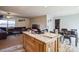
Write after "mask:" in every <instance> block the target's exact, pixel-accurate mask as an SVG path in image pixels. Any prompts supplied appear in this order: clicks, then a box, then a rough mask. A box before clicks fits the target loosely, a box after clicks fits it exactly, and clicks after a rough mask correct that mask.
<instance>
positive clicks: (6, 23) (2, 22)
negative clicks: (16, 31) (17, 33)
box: [0, 19, 15, 27]
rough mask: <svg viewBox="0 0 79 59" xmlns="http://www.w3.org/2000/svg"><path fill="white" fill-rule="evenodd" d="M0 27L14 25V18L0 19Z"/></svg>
mask: <svg viewBox="0 0 79 59" xmlns="http://www.w3.org/2000/svg"><path fill="white" fill-rule="evenodd" d="M0 27H15V20H12V19H11V20H8V21H7V20H0Z"/></svg>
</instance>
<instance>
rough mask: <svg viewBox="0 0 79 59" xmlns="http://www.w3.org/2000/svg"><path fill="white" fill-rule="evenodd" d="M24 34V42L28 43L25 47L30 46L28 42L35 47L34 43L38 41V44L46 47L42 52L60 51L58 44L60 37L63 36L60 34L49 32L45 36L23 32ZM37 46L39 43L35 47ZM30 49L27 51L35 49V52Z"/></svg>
mask: <svg viewBox="0 0 79 59" xmlns="http://www.w3.org/2000/svg"><path fill="white" fill-rule="evenodd" d="M23 34H24V42H25V41H26V43H25V44H24V45H28V44H27V43H28V42H31V45H33V44H34V43H35V42H34V41H36V42H37V41H40V42H42V43H43V45H41V46H43V47H44V49H42V50H41V51H58V48H59V46H58V44H59V41H60V36H61V35H59V34H54V33H48V32H47V33H44V34H33V33H31V32H26V31H25V32H23ZM29 39H30V40H29ZM32 40H33V41H32ZM36 44H38V43H35V44H34V45H36ZM29 45H30V43H29ZM31 45H30V46H31ZM31 47H33V46H31ZM31 47H30V48H31ZM35 47H36V46H35ZM30 48H29V49H28V48H26V50H32V49H33V51H34V50H35V49H34V48H32V49H30ZM38 48H39V47H38ZM39 49H40V48H39ZM35 51H36V50H35ZM37 51H38V50H37Z"/></svg>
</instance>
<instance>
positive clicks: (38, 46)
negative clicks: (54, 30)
mask: <svg viewBox="0 0 79 59" xmlns="http://www.w3.org/2000/svg"><path fill="white" fill-rule="evenodd" d="M35 45H36V46H35V50H36V51H38V52H44V51H45V43H43V42H41V41H39V40H38V39H35Z"/></svg>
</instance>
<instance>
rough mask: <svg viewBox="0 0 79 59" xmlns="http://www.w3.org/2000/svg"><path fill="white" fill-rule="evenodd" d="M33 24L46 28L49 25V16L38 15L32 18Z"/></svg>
mask: <svg viewBox="0 0 79 59" xmlns="http://www.w3.org/2000/svg"><path fill="white" fill-rule="evenodd" d="M31 24H38V25H39V26H40V29H41V30H43V29H46V27H47V17H46V16H37V17H33V18H31Z"/></svg>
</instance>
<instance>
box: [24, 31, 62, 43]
mask: <svg viewBox="0 0 79 59" xmlns="http://www.w3.org/2000/svg"><path fill="white" fill-rule="evenodd" d="M23 33H24V34H27V35H29V36H31V37H34V38H36V39H38V40H40V41H42V42H44V43H49V42H50V43H51V42H54V41H55V40H56V39H57V38H58V37H60V36H61V35H59V34H54V33H44V34H32V33H31V32H27V31H24V32H23Z"/></svg>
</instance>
